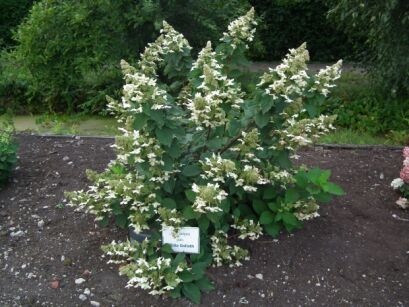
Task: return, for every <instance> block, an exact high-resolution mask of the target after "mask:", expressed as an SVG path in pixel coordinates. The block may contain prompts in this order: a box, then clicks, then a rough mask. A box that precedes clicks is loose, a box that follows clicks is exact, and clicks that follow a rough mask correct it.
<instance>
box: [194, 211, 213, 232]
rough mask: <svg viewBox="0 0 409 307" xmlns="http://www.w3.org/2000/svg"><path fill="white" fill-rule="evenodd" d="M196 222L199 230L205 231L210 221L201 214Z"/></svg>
mask: <svg viewBox="0 0 409 307" xmlns="http://www.w3.org/2000/svg"><path fill="white" fill-rule="evenodd" d="M197 224H198V226H199V228H200V231H202V232H206V231H207V228H209V224H210V222H209V219H208V218H207V217H206V216H204V215H202V216H201V217H200V218H199V220H198V221H197Z"/></svg>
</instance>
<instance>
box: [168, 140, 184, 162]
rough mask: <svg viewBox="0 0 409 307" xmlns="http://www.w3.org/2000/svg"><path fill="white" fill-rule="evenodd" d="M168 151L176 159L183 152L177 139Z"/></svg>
mask: <svg viewBox="0 0 409 307" xmlns="http://www.w3.org/2000/svg"><path fill="white" fill-rule="evenodd" d="M167 153H168V154H169V156H171V157H172V158H174V159H176V158H179V157H180V155H181V154H182V150H181V149H180V146H179V144H178V143H177V142H176V141H175V142H173V143H172V145H171V146H170V148H169V149H168V150H167Z"/></svg>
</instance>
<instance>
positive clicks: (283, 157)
mask: <svg viewBox="0 0 409 307" xmlns="http://www.w3.org/2000/svg"><path fill="white" fill-rule="evenodd" d="M277 162H278V164H279V165H280V166H281V167H282V168H284V169H289V168H291V166H292V163H291V160H290V158H289V154H288V152H287V151H280V152H279V154H278V156H277Z"/></svg>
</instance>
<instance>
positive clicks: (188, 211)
mask: <svg viewBox="0 0 409 307" xmlns="http://www.w3.org/2000/svg"><path fill="white" fill-rule="evenodd" d="M182 212H183V213H182V214H183V217H184V218H185V219H187V220H194V219H196V218H198V217H199V216H200V213H197V212H195V211H193V208H192V207H191V206H186V207H185V208H184V209H183V211H182Z"/></svg>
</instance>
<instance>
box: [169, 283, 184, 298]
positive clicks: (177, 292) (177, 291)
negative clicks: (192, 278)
mask: <svg viewBox="0 0 409 307" xmlns="http://www.w3.org/2000/svg"><path fill="white" fill-rule="evenodd" d="M181 290H182V284H179V285H178V286H177V287H176V288H174V289H172V290H171V291H170V297H171V298H179V297H181V293H180V291H181Z"/></svg>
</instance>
